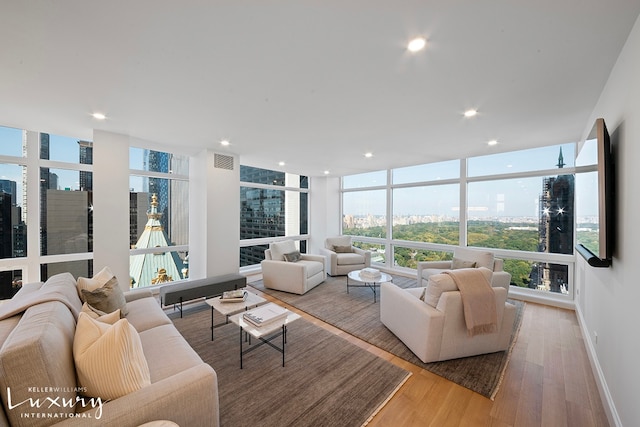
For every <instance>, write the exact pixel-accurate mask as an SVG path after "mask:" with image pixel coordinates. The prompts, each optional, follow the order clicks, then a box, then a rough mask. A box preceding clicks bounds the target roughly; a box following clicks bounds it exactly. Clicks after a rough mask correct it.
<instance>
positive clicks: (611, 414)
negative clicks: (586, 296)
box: [576, 304, 623, 427]
mask: <svg viewBox="0 0 640 427" xmlns="http://www.w3.org/2000/svg"><path fill="white" fill-rule="evenodd" d="M576 315H577V317H578V324H579V325H580V330H581V331H582V337H583V340H584V344H585V347H586V349H587V356H588V357H589V363H590V364H591V371H593V376H594V378H595V380H596V385H597V387H598V392H599V393H600V400H602V406H604V411H605V412H606V414H607V419H608V420H609V424H610V425H612V426H616V427H623V426H622V421H621V420H620V416H619V415H618V411H617V410H616V405H615V403H614V402H613V398H612V397H611V393H610V392H609V387H608V386H607V381H606V379H605V378H604V373H603V372H602V368H601V367H600V362H599V361H598V355H597V353H596V349H595V347H594V346H593V342H592V341H591V335H590V334H589V331H588V329H587V326H586V322H585V321H584V317H583V315H582V310H581V308H580V305H579V304H576Z"/></svg>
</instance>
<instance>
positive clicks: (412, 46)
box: [407, 37, 427, 52]
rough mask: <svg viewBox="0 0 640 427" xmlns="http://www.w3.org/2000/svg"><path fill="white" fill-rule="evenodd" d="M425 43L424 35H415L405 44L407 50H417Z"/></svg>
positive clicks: (422, 47)
mask: <svg viewBox="0 0 640 427" xmlns="http://www.w3.org/2000/svg"><path fill="white" fill-rule="evenodd" d="M426 45H427V41H426V40H425V39H424V37H416V38H415V39H413V40H411V41H410V42H409V44H408V45H407V49H408V50H409V52H419V51H421V50H422V49H424V47H425V46H426Z"/></svg>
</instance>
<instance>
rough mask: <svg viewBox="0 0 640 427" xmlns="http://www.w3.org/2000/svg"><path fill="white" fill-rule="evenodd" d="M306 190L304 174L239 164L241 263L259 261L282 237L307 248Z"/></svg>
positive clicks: (303, 248)
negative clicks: (271, 245)
mask: <svg viewBox="0 0 640 427" xmlns="http://www.w3.org/2000/svg"><path fill="white" fill-rule="evenodd" d="M308 192H309V180H308V178H307V177H306V176H301V175H295V174H288V173H285V172H279V171H274V170H268V169H261V168H256V167H251V166H244V165H241V166H240V267H247V266H251V265H256V264H259V263H260V261H262V260H263V259H264V251H265V249H268V247H269V243H270V242H273V241H277V240H283V239H284V238H288V239H292V240H295V241H296V244H298V245H299V248H300V251H301V252H306V240H307V238H308V210H309V209H308Z"/></svg>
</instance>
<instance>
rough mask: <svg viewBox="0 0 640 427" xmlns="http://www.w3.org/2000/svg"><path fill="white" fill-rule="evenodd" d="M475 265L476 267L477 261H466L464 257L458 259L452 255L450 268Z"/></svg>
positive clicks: (472, 266)
mask: <svg viewBox="0 0 640 427" xmlns="http://www.w3.org/2000/svg"><path fill="white" fill-rule="evenodd" d="M476 267H477V263H476V262H475V261H467V260H465V259H460V258H456V257H453V260H452V261H451V269H452V270H457V269H459V268H476Z"/></svg>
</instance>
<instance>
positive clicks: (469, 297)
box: [444, 268, 498, 337]
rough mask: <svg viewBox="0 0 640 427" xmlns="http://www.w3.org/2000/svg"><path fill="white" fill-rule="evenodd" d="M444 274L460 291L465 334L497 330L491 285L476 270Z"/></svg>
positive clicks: (486, 332) (472, 334) (494, 301)
mask: <svg viewBox="0 0 640 427" xmlns="http://www.w3.org/2000/svg"><path fill="white" fill-rule="evenodd" d="M444 273H446V274H448V275H450V276H451V278H452V279H453V281H454V282H455V284H456V285H457V286H458V290H460V296H461V298H462V306H463V308H464V320H465V323H466V325H467V334H468V335H469V336H470V337H473V336H475V335H478V334H488V333H492V332H495V331H496V330H497V328H498V314H497V309H496V299H495V294H494V292H493V289H492V288H491V284H490V283H489V282H488V281H487V279H486V277H484V274H482V272H481V271H480V270H478V269H476V268H461V269H458V270H449V271H445V272H444Z"/></svg>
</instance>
